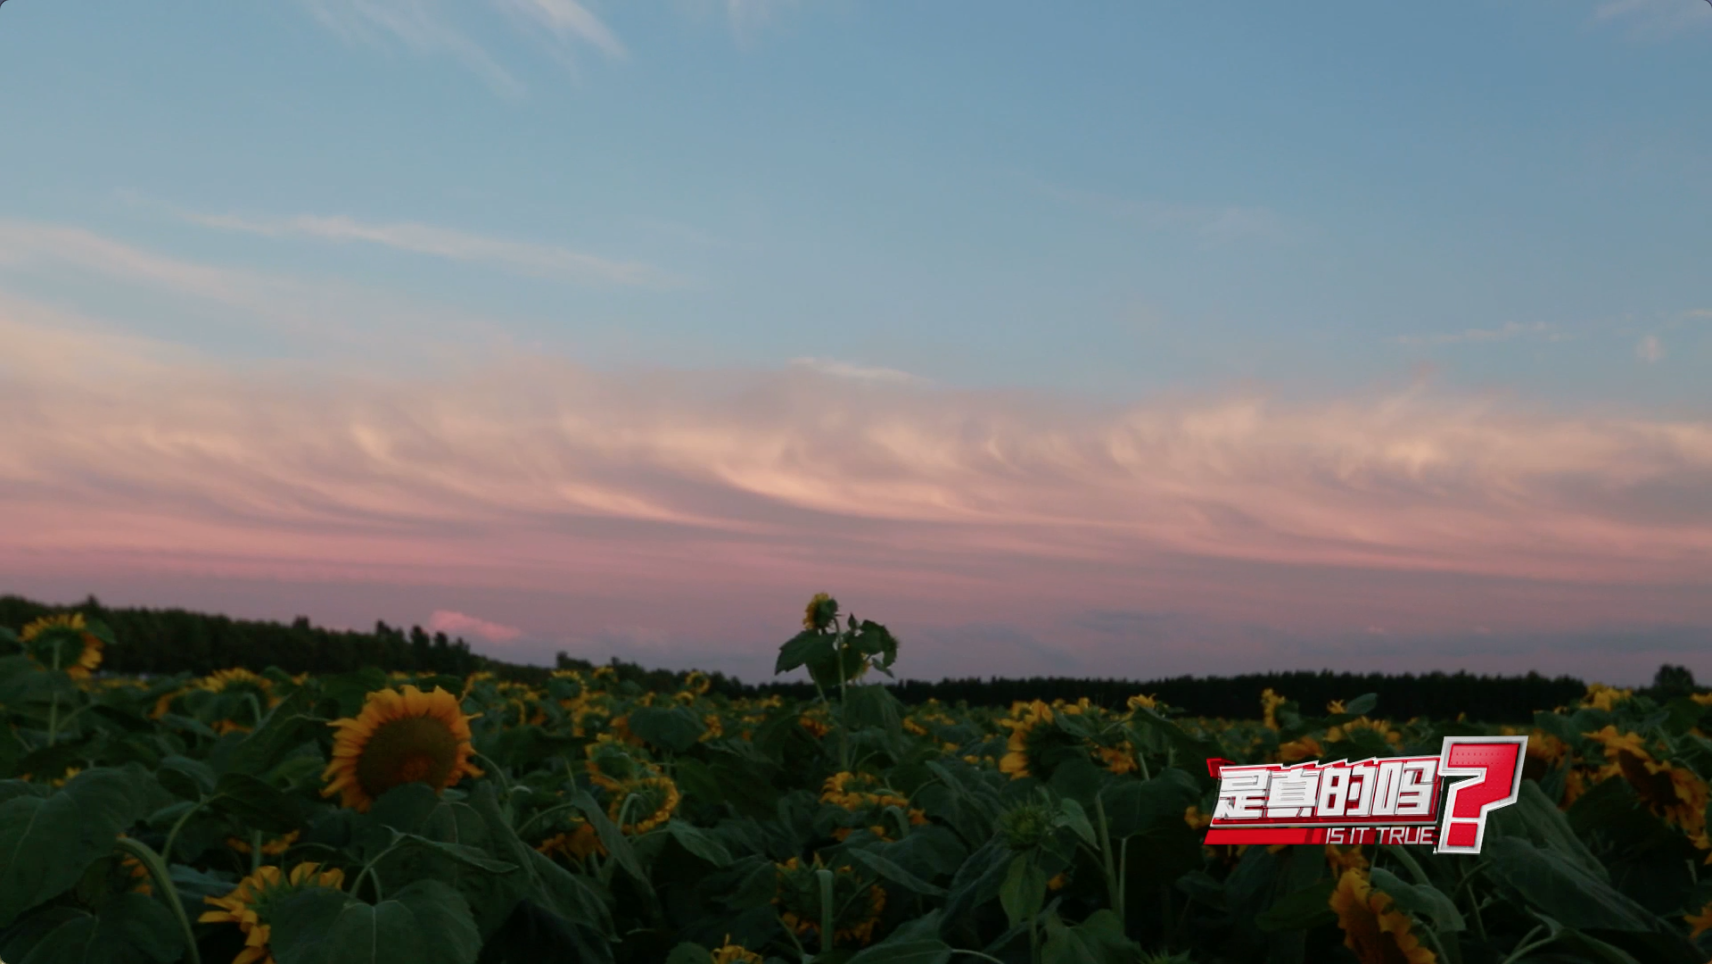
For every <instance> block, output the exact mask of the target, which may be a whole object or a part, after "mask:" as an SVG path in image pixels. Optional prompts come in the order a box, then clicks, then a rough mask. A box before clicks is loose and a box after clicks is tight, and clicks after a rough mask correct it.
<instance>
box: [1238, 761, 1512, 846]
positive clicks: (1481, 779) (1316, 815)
mask: <svg viewBox="0 0 1712 964" xmlns="http://www.w3.org/2000/svg"><path fill="white" fill-rule="evenodd" d="M1527 746H1528V738H1527V737H1525V736H1447V737H1445V740H1444V749H1443V750H1442V751H1441V752H1440V754H1439V755H1438V756H1413V757H1389V758H1383V759H1381V758H1373V759H1368V760H1362V761H1359V762H1356V763H1351V762H1349V761H1347V760H1339V761H1337V762H1335V763H1301V764H1297V765H1295V766H1288V765H1285V764H1281V763H1264V764H1252V765H1238V764H1235V763H1232V762H1230V761H1229V760H1208V761H1207V769H1208V771H1209V772H1211V773H1212V775H1213V776H1215V777H1217V778H1218V780H1219V802H1218V805H1217V806H1216V807H1215V808H1214V809H1213V816H1212V822H1211V823H1210V824H1209V826H1208V828H1207V836H1206V842H1207V843H1209V844H1323V843H1333V844H1359V843H1382V844H1384V843H1390V844H1432V845H1433V846H1434V848H1435V850H1436V851H1437V852H1438V853H1463V854H1474V853H1479V852H1480V845H1481V843H1482V842H1483V841H1484V840H1485V838H1486V817H1487V815H1488V814H1490V813H1491V812H1492V811H1493V810H1496V809H1497V808H1499V807H1503V806H1507V805H1509V804H1512V803H1515V802H1516V797H1517V795H1518V792H1519V791H1520V790H1521V786H1522V761H1523V757H1524V755H1525V754H1526V752H1527ZM1447 787H1448V794H1447V793H1446V792H1445V791H1446V789H1447ZM1441 799H1444V801H1445V802H1444V806H1443V807H1442V808H1441V807H1440V800H1441Z"/></svg>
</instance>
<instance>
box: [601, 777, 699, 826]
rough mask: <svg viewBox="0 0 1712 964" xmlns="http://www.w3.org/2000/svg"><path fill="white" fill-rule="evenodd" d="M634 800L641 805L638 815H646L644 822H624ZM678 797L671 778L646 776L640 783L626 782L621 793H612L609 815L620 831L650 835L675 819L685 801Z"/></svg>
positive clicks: (675, 785) (608, 807)
mask: <svg viewBox="0 0 1712 964" xmlns="http://www.w3.org/2000/svg"><path fill="white" fill-rule="evenodd" d="M632 799H634V800H635V801H636V802H637V803H638V804H640V806H639V807H638V808H637V810H638V812H640V813H642V814H644V816H643V817H642V818H641V819H638V820H635V821H632V822H630V823H623V822H621V821H623V820H624V819H626V816H627V815H626V813H625V811H626V810H629V809H630V807H628V806H627V804H629V803H630V801H631V800H632ZM682 799H683V798H682V797H681V796H680V795H679V794H678V785H677V784H676V783H673V782H672V778H671V777H667V776H655V777H643V778H642V779H640V780H631V781H628V782H626V783H625V784H624V785H623V787H622V789H621V792H619V793H615V794H613V797H612V802H611V803H610V804H608V805H607V816H609V817H611V818H612V821H613V823H617V824H619V829H620V830H622V831H624V832H625V833H629V834H639V833H647V832H648V831H650V830H653V829H654V828H655V827H658V826H659V825H661V824H663V823H665V822H666V821H667V820H670V819H672V813H673V812H674V811H676V810H677V809H678V804H679V803H680V802H682Z"/></svg>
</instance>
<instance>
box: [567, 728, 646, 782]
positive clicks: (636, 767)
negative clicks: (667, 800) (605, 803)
mask: <svg viewBox="0 0 1712 964" xmlns="http://www.w3.org/2000/svg"><path fill="white" fill-rule="evenodd" d="M614 722H615V723H616V722H617V721H614ZM639 742H640V741H638V743H639ZM583 753H585V754H586V755H587V756H588V762H587V763H585V764H584V767H585V769H587V770H588V775H589V780H590V781H591V782H592V783H594V785H595V786H597V787H605V788H606V789H608V790H617V789H619V787H620V786H621V785H622V784H624V783H625V782H627V781H631V780H640V779H642V778H644V777H651V776H657V775H658V774H659V772H660V768H659V767H658V766H656V765H655V764H654V763H653V762H652V761H651V760H649V759H648V758H647V756H646V755H645V751H644V750H643V749H642V748H641V747H640V746H636V745H631V744H627V743H625V742H624V741H623V740H621V739H620V738H619V737H617V736H614V735H613V734H611V733H602V734H601V735H600V736H598V737H596V738H595V740H594V742H592V743H588V744H585V745H584V746H583Z"/></svg>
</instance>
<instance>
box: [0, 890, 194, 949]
mask: <svg viewBox="0 0 1712 964" xmlns="http://www.w3.org/2000/svg"><path fill="white" fill-rule="evenodd" d="M14 932H15V933H14V934H12V935H10V936H11V938H12V939H10V940H7V941H6V942H5V944H4V946H3V947H0V950H3V951H5V953H7V954H8V955H11V959H12V960H14V961H23V962H28V964H89V962H94V961H100V962H101V964H145V962H149V961H153V962H155V964H171V962H173V961H177V960H178V959H179V955H180V954H181V953H182V952H183V950H184V936H183V932H182V931H180V930H179V927H178V921H177V920H175V919H174V918H173V916H172V913H171V912H170V911H168V910H167V909H166V907H164V906H163V905H162V904H161V903H160V902H159V901H156V900H153V899H151V898H148V897H145V896H143V895H142V894H134V893H133V894H116V895H114V896H112V897H111V898H109V899H108V900H107V901H106V902H105V903H104V904H102V906H101V913H100V914H99V915H95V914H89V913H85V912H83V911H81V910H75V909H72V908H65V907H55V908H51V909H50V910H48V911H46V912H44V913H42V914H38V915H36V916H34V917H31V918H27V919H26V920H24V921H22V922H20V925H19V927H17V928H15V929H14Z"/></svg>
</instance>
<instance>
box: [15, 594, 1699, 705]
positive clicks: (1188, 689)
mask: <svg viewBox="0 0 1712 964" xmlns="http://www.w3.org/2000/svg"><path fill="white" fill-rule="evenodd" d="M64 612H80V613H83V614H84V615H85V616H86V617H89V618H95V619H100V620H101V621H102V622H105V623H106V624H107V625H108V626H109V627H111V628H112V630H113V634H114V637H115V639H116V640H117V645H115V646H112V647H110V648H108V649H107V650H106V653H105V655H104V659H103V662H102V667H101V668H102V670H104V671H107V672H114V673H149V674H172V673H180V672H191V673H197V674H206V673H211V672H213V671H214V670H217V669H227V668H230V667H243V668H245V669H250V670H256V671H260V670H263V669H266V668H268V667H270V666H276V667H278V668H280V669H282V670H285V671H286V672H288V673H302V672H311V673H318V674H319V673H345V672H350V671H352V670H356V669H361V668H363V667H366V666H378V667H380V668H382V669H385V670H388V671H394V670H399V671H406V672H420V673H447V674H452V675H460V676H461V675H467V674H469V673H474V672H480V671H486V672H491V673H493V674H494V675H496V676H498V677H499V678H501V679H511V680H517V681H519V682H525V683H530V684H540V683H542V682H544V681H545V680H546V679H547V677H548V674H549V673H550V672H551V669H552V668H549V667H545V666H530V665H523V664H518V663H509V662H505V661H502V660H496V659H493V658H491V657H486V656H482V655H480V654H477V653H473V652H471V651H470V647H469V644H468V643H466V642H465V641H464V640H463V639H449V638H447V636H446V634H444V633H434V634H432V635H430V634H429V633H427V632H426V631H424V630H423V629H422V628H421V627H420V626H412V627H410V628H409V629H408V630H406V629H403V628H395V627H392V626H388V625H387V624H386V623H384V622H377V623H376V624H375V628H374V630H373V631H372V632H366V633H365V632H350V631H343V630H332V629H326V628H323V627H319V626H314V625H311V624H310V622H309V620H308V619H307V618H304V617H298V618H297V619H296V620H295V621H293V622H291V623H289V624H287V623H278V622H269V621H262V620H247V619H231V618H229V617H226V616H211V615H207V614H203V613H195V612H188V611H186V610H182V609H140V608H108V607H106V606H103V605H101V603H100V602H99V601H98V600H97V599H95V597H93V596H91V597H89V598H88V599H87V600H85V601H84V602H82V603H79V604H77V605H74V606H50V605H47V604H45V603H39V602H35V601H33V600H29V599H25V598H22V597H19V596H0V627H7V628H9V629H12V630H14V631H17V630H20V629H22V628H23V627H24V626H25V625H26V624H28V623H30V622H31V621H33V620H35V619H37V618H40V617H42V616H48V615H53V614H55V613H64ZM595 665H596V664H594V663H592V662H590V661H588V660H583V659H576V658H573V657H571V656H568V655H566V654H565V653H559V654H558V655H557V658H556V660H555V667H554V668H558V669H579V670H584V671H588V670H592V669H594V667H595ZM604 665H609V666H611V667H612V668H613V669H614V670H615V671H616V674H617V677H618V679H619V681H620V682H621V683H624V684H631V685H634V686H636V687H638V688H640V689H643V690H653V691H659V692H666V691H670V690H673V689H676V688H677V687H678V686H679V685H680V683H681V681H682V679H683V671H681V670H666V669H650V668H646V667H643V666H639V665H637V664H635V663H627V662H623V661H621V660H618V659H616V658H614V659H612V660H611V661H610V662H608V663H606V664H604ZM708 677H709V680H710V681H711V683H712V686H711V691H712V692H714V693H718V694H721V695H723V696H727V697H731V698H740V697H765V696H772V695H779V696H784V697H786V698H794V699H812V698H813V697H814V696H815V695H816V691H815V688H814V686H813V685H812V684H810V683H807V682H799V681H779V682H767V683H760V684H749V683H744V682H743V681H741V680H738V679H736V678H733V677H730V676H726V675H724V674H721V673H709V674H708ZM887 685H888V686H889V687H890V688H891V690H892V693H893V694H894V695H895V696H897V697H898V699H899V700H901V701H902V702H904V703H906V704H911V705H916V704H920V703H924V702H926V701H928V700H930V699H934V700H938V701H940V702H941V703H945V704H948V705H953V706H954V705H957V704H959V703H962V704H965V705H968V706H993V707H1008V706H1009V705H1011V704H1012V703H1014V702H1018V701H1029V700H1045V701H1048V702H1051V701H1052V700H1059V699H1062V700H1068V701H1072V702H1073V701H1076V700H1080V699H1082V698H1084V697H1085V698H1087V699H1088V700H1089V701H1091V702H1093V703H1096V704H1098V705H1100V706H1104V707H1106V708H1108V709H1122V708H1123V707H1124V705H1125V703H1126V702H1127V701H1128V699H1129V698H1130V697H1131V696H1135V695H1138V694H1147V695H1151V696H1154V697H1157V698H1158V699H1160V700H1162V701H1164V702H1165V703H1168V704H1170V705H1171V706H1174V707H1179V708H1181V709H1183V710H1185V711H1187V712H1188V713H1189V714H1190V715H1193V716H1208V717H1224V718H1227V719H1255V718H1257V717H1259V715H1260V694H1261V691H1263V690H1266V689H1271V690H1273V691H1274V692H1276V693H1278V694H1280V695H1282V696H1284V697H1286V698H1288V699H1290V700H1292V701H1294V702H1295V703H1296V704H1297V705H1298V706H1299V707H1300V708H1301V711H1302V712H1303V714H1305V715H1309V716H1316V715H1321V714H1323V713H1324V711H1325V705H1326V703H1327V702H1328V701H1330V700H1349V699H1353V698H1354V697H1356V696H1360V695H1361V694H1363V693H1374V694H1376V695H1377V696H1378V697H1379V704H1378V707H1377V709H1376V710H1375V711H1374V712H1375V715H1378V716H1383V717H1386V718H1389V719H1392V720H1402V719H1408V718H1410V717H1415V716H1420V717H1427V718H1433V719H1447V718H1454V717H1456V716H1457V715H1459V714H1464V713H1466V714H1467V716H1468V719H1470V720H1476V721H1482V722H1491V723H1511V722H1514V723H1525V722H1527V721H1528V720H1529V719H1531V717H1532V715H1533V713H1534V712H1535V711H1537V710H1550V709H1552V708H1554V707H1557V706H1567V705H1573V704H1575V703H1577V702H1578V701H1579V700H1580V699H1581V697H1582V695H1583V694H1584V693H1585V692H1586V689H1587V687H1586V684H1585V683H1584V682H1583V681H1581V680H1579V679H1575V678H1572V677H1569V676H1559V677H1555V678H1548V677H1545V676H1541V675H1539V674H1538V673H1530V674H1528V675H1527V676H1475V675H1473V674H1470V673H1466V672H1463V673H1453V674H1446V673H1427V674H1423V675H1419V676H1417V675H1412V674H1403V675H1400V676H1386V675H1380V674H1372V673H1370V674H1354V673H1332V672H1330V671H1324V672H1318V673H1315V672H1293V673H1266V674H1246V675H1242V676H1227V677H1193V676H1179V677H1174V678H1171V679H1160V680H1151V681H1130V680H1113V679H1091V680H1090V679H1071V678H1065V677H1032V678H1028V679H999V678H996V677H995V678H986V679H981V678H976V677H970V678H965V679H945V680H940V681H939V682H928V681H925V680H902V681H898V682H893V683H888V684H887ZM1695 691H1696V686H1695V682H1694V676H1693V674H1692V673H1690V672H1689V671H1688V670H1687V669H1686V668H1685V667H1681V666H1664V667H1661V668H1660V669H1659V671H1658V674H1657V675H1656V676H1655V677H1654V680H1653V685H1652V687H1650V688H1647V689H1644V690H1640V691H1638V693H1639V694H1640V695H1649V696H1653V697H1655V698H1659V699H1668V698H1672V697H1677V696H1683V695H1686V694H1688V693H1692V692H1695Z"/></svg>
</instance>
